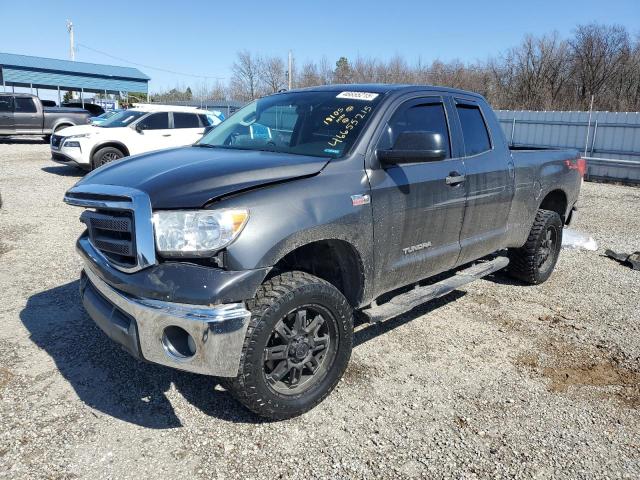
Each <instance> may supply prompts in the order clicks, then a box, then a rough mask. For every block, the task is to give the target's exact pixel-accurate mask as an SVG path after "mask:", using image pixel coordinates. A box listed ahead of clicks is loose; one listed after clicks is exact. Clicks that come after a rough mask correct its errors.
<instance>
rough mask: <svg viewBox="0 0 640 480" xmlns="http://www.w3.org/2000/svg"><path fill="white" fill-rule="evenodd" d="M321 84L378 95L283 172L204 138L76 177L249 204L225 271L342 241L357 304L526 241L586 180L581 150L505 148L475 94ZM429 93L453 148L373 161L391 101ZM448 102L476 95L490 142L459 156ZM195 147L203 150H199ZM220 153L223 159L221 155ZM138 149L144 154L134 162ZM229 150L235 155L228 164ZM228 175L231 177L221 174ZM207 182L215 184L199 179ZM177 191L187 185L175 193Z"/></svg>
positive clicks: (185, 201)
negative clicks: (541, 215) (360, 117)
mask: <svg viewBox="0 0 640 480" xmlns="http://www.w3.org/2000/svg"><path fill="white" fill-rule="evenodd" d="M318 89H325V90H334V91H336V92H339V91H343V90H349V91H353V90H360V91H372V92H379V93H381V94H384V99H383V100H382V102H381V104H380V105H379V106H378V108H377V109H376V110H375V111H374V114H373V115H372V117H371V118H370V119H369V123H368V124H367V126H366V127H365V129H364V130H363V132H362V133H361V135H360V138H359V139H358V141H357V142H356V144H355V145H354V146H353V148H352V150H351V152H350V153H349V154H348V155H347V156H345V157H344V158H341V159H334V160H331V161H328V162H324V161H316V162H314V161H312V160H311V159H310V158H307V157H302V158H301V162H302V163H303V164H304V166H303V167H300V166H298V167H295V168H294V167H286V166H282V173H281V174H279V175H278V174H276V171H273V172H269V171H266V173H265V169H264V168H261V169H260V170H259V171H257V170H256V166H255V165H253V164H252V162H254V161H256V162H260V161H262V162H267V163H269V162H277V160H276V159H274V158H272V157H274V156H277V154H267V155H265V154H264V152H233V151H223V153H220V152H219V151H217V150H214V149H211V150H210V152H205V150H208V149H203V148H196V147H187V148H185V149H177V150H172V151H170V153H168V152H158V153H155V154H153V153H152V154H147V155H144V156H143V157H144V159H142V158H141V157H132V158H131V159H129V160H124V161H121V162H117V163H116V164H114V165H112V166H107V167H104V168H101V169H99V170H97V171H95V172H94V173H93V174H92V175H89V176H87V177H86V178H85V179H84V180H82V181H81V182H80V183H83V184H92V183H95V184H105V183H107V184H119V185H123V186H130V187H134V188H138V189H141V190H143V191H145V192H147V193H148V194H149V195H150V197H151V203H152V206H153V208H154V209H158V208H161V209H170V208H223V207H233V206H238V207H245V208H248V209H249V210H250V219H249V221H248V223H247V225H246V227H245V228H244V230H243V232H242V233H241V234H240V236H239V237H238V238H237V239H236V241H235V242H234V243H232V244H231V245H230V246H228V247H227V249H226V253H225V268H227V269H228V270H232V271H242V270H254V269H263V268H266V269H268V268H270V267H273V266H274V265H276V264H277V263H278V261H280V260H281V259H282V258H283V257H284V256H285V255H287V254H288V253H290V252H292V251H294V250H295V249H296V248H298V247H301V246H304V245H307V244H309V243H311V242H315V241H319V240H339V241H343V242H346V243H347V244H349V245H350V246H351V247H352V248H353V251H354V253H355V254H356V255H357V257H358V264H359V265H360V266H361V273H362V275H361V278H362V286H361V288H360V294H359V295H358V298H357V299H356V301H355V302H354V303H355V306H357V307H362V306H365V305H367V304H369V303H370V302H371V301H372V300H373V299H375V298H376V297H378V296H379V295H381V294H383V293H385V292H388V291H390V290H393V289H396V288H399V287H401V286H404V285H407V284H411V283H414V282H416V281H418V280H420V279H423V278H427V277H429V276H432V275H435V274H437V273H440V272H442V271H446V270H449V269H451V268H454V267H456V266H458V265H462V264H465V263H468V262H470V261H472V260H475V259H477V258H480V257H483V256H485V255H487V254H490V253H492V252H495V251H496V250H499V249H502V248H506V247H519V246H521V245H522V244H524V242H525V241H526V238H527V235H528V233H529V230H530V228H531V226H532V224H533V220H534V217H535V214H536V211H537V209H538V208H539V206H540V204H541V202H542V201H543V199H544V198H545V196H546V194H547V193H549V192H552V191H559V192H562V195H563V196H564V198H565V199H566V206H565V208H563V210H564V212H562V213H563V214H564V215H563V216H564V217H565V218H566V217H567V215H568V213H569V211H570V209H571V208H572V206H573V205H574V204H575V202H576V201H577V198H578V193H579V189H580V183H581V179H580V176H579V174H578V172H577V171H576V170H575V169H571V168H569V166H568V165H567V163H566V162H567V161H572V160H574V159H575V158H576V156H577V152H575V151H573V150H553V151H551V150H540V151H516V152H511V151H510V150H509V149H508V147H507V144H506V141H505V139H504V136H503V134H502V131H501V129H500V125H499V123H498V120H497V118H496V116H495V114H494V113H493V111H492V110H491V108H490V107H489V106H488V104H487V103H486V102H485V100H484V99H483V98H482V97H481V96H478V95H475V94H471V93H469V92H463V91H458V90H451V89H445V88H436V87H414V86H388V85H348V86H340V85H338V86H329V87H318ZM433 96H436V97H441V98H442V100H443V102H444V104H445V106H446V111H447V116H448V122H449V128H450V132H451V143H452V145H451V146H452V156H453V157H454V158H452V159H447V160H442V161H437V162H423V163H414V164H404V165H398V166H391V167H389V166H387V167H383V166H382V165H380V164H379V162H378V161H377V158H376V153H375V150H376V144H377V141H378V139H379V137H380V135H381V132H382V131H383V129H384V128H385V125H386V122H387V121H388V120H389V118H390V117H391V115H392V114H393V112H394V111H395V110H396V109H397V108H398V107H400V106H401V105H403V104H404V103H405V102H407V101H412V100H414V99H416V98H422V97H433ZM455 101H467V102H475V103H477V104H478V105H479V106H480V107H481V110H482V112H483V115H484V117H485V121H486V123H487V126H488V128H489V130H490V133H491V140H492V149H491V150H490V151H488V152H485V153H483V154H480V155H476V156H473V157H468V156H465V152H464V146H463V145H464V143H463V139H462V130H461V126H460V124H459V121H458V118H457V113H456V111H455V103H454V102H455ZM195 150H198V151H200V152H198V154H197V155H199V156H200V157H198V158H197V159H196V158H195V156H196V154H195V153H194V151H195ZM206 155H209V156H210V158H208V160H210V162H209V165H212V167H211V170H207V169H205V167H204V165H206V164H207V158H206V157H204V156H206ZM170 157H175V158H176V159H180V158H183V159H185V160H184V164H183V165H182V166H181V165H179V163H180V161H179V160H176V162H177V163H175V164H174V165H173V167H171V168H170V167H168V165H167V163H166V162H168V161H171V159H170ZM222 157H225V158H226V160H222ZM154 159H156V160H157V161H155V162H154ZM216 159H220V160H219V164H218V166H216ZM139 160H142V162H140V163H137V162H139ZM234 161H238V162H240V164H239V165H235V166H233V162H234ZM295 161H296V160H295V158H293V159H291V162H294V163H295ZM190 164H192V166H189V165H190ZM134 167H136V168H137V169H138V170H139V171H138V173H137V174H136V175H132V172H133V170H134ZM276 170H277V169H276ZM169 171H170V172H171V176H170V175H169V174H168V172H169ZM141 172H142V173H141ZM452 172H457V173H460V174H463V175H466V181H465V182H464V183H463V184H461V185H458V186H449V185H447V184H446V183H445V177H446V176H447V175H450V174H451V173H452ZM229 175H230V176H232V177H233V181H228V178H231V177H228V176H229ZM221 177H224V178H221ZM208 181H211V188H208V187H207V186H206V185H207V182H208ZM160 187H161V188H160ZM180 190H182V191H183V192H188V194H187V195H183V194H180V193H179V192H180ZM169 191H172V192H174V194H175V196H176V197H175V198H176V202H175V204H173V205H172V201H171V199H172V195H174V194H171V195H167V194H166V192H169ZM357 194H369V195H370V196H371V202H370V203H369V204H365V205H361V206H354V205H353V204H352V201H351V196H352V195H357ZM177 199H179V201H178V200H177ZM418 244H428V245H429V246H428V247H427V248H421V249H418V250H415V251H412V252H411V253H409V254H406V253H404V251H403V249H405V248H407V247H412V246H415V245H418Z"/></svg>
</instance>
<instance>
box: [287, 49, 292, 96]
mask: <svg viewBox="0 0 640 480" xmlns="http://www.w3.org/2000/svg"><path fill="white" fill-rule="evenodd" d="M292 69H293V56H292V55H291V50H289V75H288V77H289V90H291V89H292V88H293V72H292V71H291V70H292Z"/></svg>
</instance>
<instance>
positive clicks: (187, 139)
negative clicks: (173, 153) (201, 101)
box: [171, 112, 204, 147]
mask: <svg viewBox="0 0 640 480" xmlns="http://www.w3.org/2000/svg"><path fill="white" fill-rule="evenodd" d="M203 133H204V125H202V123H201V121H200V118H199V117H198V115H197V114H195V113H189V112H173V135H172V136H171V143H172V145H173V146H176V147H180V146H183V145H191V144H192V143H195V142H197V141H198V140H200V138H201V137H202V134H203Z"/></svg>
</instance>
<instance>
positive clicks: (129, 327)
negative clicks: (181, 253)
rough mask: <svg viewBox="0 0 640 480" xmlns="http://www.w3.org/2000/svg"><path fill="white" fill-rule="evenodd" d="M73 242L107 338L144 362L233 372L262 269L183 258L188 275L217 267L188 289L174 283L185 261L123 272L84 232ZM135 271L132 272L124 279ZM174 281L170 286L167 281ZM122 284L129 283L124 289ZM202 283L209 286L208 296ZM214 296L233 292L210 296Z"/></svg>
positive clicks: (89, 304)
mask: <svg viewBox="0 0 640 480" xmlns="http://www.w3.org/2000/svg"><path fill="white" fill-rule="evenodd" d="M77 247H78V251H79V253H80V254H81V256H82V258H83V261H84V270H83V272H82V277H81V282H80V294H81V298H82V303H83V305H84V307H85V309H86V310H87V312H88V313H89V315H90V316H91V318H92V319H93V320H94V321H95V323H96V324H97V325H98V326H99V327H100V328H101V329H102V330H103V331H104V332H105V333H106V334H107V335H108V336H109V337H110V338H111V339H113V340H114V341H115V342H117V343H119V344H120V345H122V346H123V347H124V349H125V350H127V351H128V352H129V353H131V354H132V355H133V356H135V357H137V358H140V359H144V360H147V361H149V362H153V363H158V364H161V365H166V366H169V367H173V368H177V369H180V370H186V371H190V372H195V373H202V374H206V375H214V376H220V377H234V376H236V375H237V373H238V367H239V364H240V355H241V352H242V346H243V344H244V338H245V334H246V331H247V327H248V324H249V319H250V316H251V313H250V312H249V311H248V310H247V309H246V307H245V302H244V300H245V299H248V298H251V297H252V296H253V294H254V293H255V289H257V288H258V286H259V284H260V283H261V282H262V279H264V276H266V273H267V270H264V271H249V272H248V273H247V272H225V271H222V270H220V269H213V268H206V267H201V266H198V265H184V264H183V265H182V267H183V268H186V269H187V271H188V272H191V275H190V277H193V276H194V274H196V273H200V274H204V272H201V271H199V270H198V269H205V270H207V271H209V273H211V274H217V275H218V276H215V275H214V277H212V278H215V279H217V281H213V282H212V281H211V279H209V283H206V282H205V284H204V288H201V289H199V290H198V289H196V291H195V292H191V296H189V295H188V293H189V292H188V290H187V291H182V290H181V289H177V288H175V285H176V283H175V280H180V278H176V276H175V275H176V272H177V271H179V272H181V274H180V275H179V277H181V276H184V277H185V278H186V277H189V275H188V274H186V273H185V272H184V271H183V270H182V269H178V270H175V271H174V270H171V269H169V270H167V269H166V266H165V268H164V269H162V268H161V267H160V266H155V267H151V268H150V269H147V270H148V271H145V270H142V271H140V272H137V273H136V274H124V273H122V272H118V271H117V270H115V269H113V268H111V267H110V266H109V265H108V263H106V262H105V261H104V260H103V259H102V257H101V255H100V254H99V252H97V251H95V249H94V248H93V245H92V244H91V242H89V240H88V239H87V238H86V237H81V238H80V239H79V240H78V244H77ZM178 267H179V265H178ZM158 268H160V270H153V269H158ZM172 273H173V275H172ZM224 273H230V275H226V276H225V275H224ZM234 273H235V274H237V275H233V274H234ZM220 275H222V276H220ZM196 276H197V275H196ZM127 277H128V278H127ZM132 278H135V280H133V281H131V282H129V283H127V282H126V280H127V279H129V280H131V279H132ZM248 279H250V280H248ZM202 281H203V278H199V281H198V285H203V283H202ZM235 282H238V284H239V288H238V290H236V291H235V294H236V295H238V296H234V295H233V294H232V293H231V292H232V291H233V289H231V288H230V284H231V285H233V284H234V283H235ZM218 284H219V285H218ZM171 285H173V287H174V288H169V287H170V286H171ZM119 286H122V287H128V288H127V289H128V290H129V291H126V290H125V288H118V287H119ZM154 286H155V288H154ZM207 287H210V288H207ZM203 291H207V292H208V293H207V295H208V297H207V295H205V293H203ZM133 292H136V293H146V294H147V295H144V296H143V295H136V294H134V293H133ZM221 292H223V293H221ZM224 292H227V293H224ZM221 295H222V296H221ZM245 296H246V298H241V297H245ZM216 297H217V299H220V298H227V297H228V298H235V300H234V301H227V302H224V303H222V302H215V303H213V302H211V301H210V300H211V299H212V298H213V299H216ZM177 300H182V302H179V301H177ZM184 300H190V302H189V303H185V302H184ZM194 300H195V302H194Z"/></svg>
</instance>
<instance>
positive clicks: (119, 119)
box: [100, 110, 149, 128]
mask: <svg viewBox="0 0 640 480" xmlns="http://www.w3.org/2000/svg"><path fill="white" fill-rule="evenodd" d="M147 113H149V112H141V111H139V110H125V111H123V112H118V113H116V114H115V115H113V116H111V117H109V118H108V119H107V120H105V121H104V122H102V124H100V127H102V128H115V127H126V126H127V125H131V122H133V121H134V120H136V119H138V118H140V117H141V116H143V115H146V114H147Z"/></svg>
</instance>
